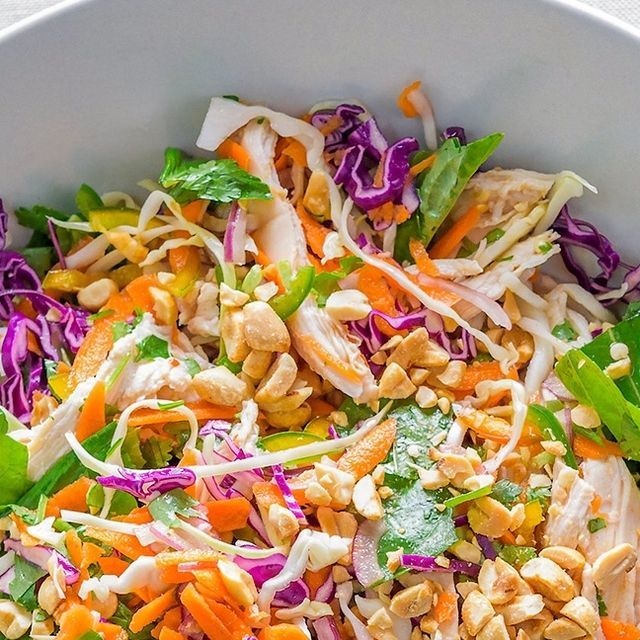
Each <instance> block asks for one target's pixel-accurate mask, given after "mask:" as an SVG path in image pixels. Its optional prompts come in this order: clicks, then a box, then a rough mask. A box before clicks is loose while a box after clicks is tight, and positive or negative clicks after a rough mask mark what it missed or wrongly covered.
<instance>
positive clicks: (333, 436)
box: [327, 424, 340, 440]
mask: <svg viewBox="0 0 640 640" xmlns="http://www.w3.org/2000/svg"><path fill="white" fill-rule="evenodd" d="M327 435H328V436H329V437H330V438H331V439H332V440H337V439H338V438H339V437H340V436H339V435H338V432H337V431H336V428H335V427H334V426H333V425H332V424H330V425H329V427H328V428H327Z"/></svg>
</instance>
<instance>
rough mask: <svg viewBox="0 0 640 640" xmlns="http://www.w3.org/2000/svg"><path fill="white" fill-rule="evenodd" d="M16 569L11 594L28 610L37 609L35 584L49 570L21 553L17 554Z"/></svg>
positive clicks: (10, 585) (11, 583) (11, 584)
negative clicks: (30, 560)
mask: <svg viewBox="0 0 640 640" xmlns="http://www.w3.org/2000/svg"><path fill="white" fill-rule="evenodd" d="M14 569H15V576H14V578H13V580H12V581H11V582H10V583H9V594H10V595H11V597H12V598H13V599H14V600H15V601H16V602H17V603H19V604H21V605H23V606H24V607H25V608H26V609H27V610H28V611H33V610H34V609H37V608H38V601H37V599H36V595H35V585H36V582H37V581H38V580H40V578H42V577H43V576H45V575H47V572H46V571H45V570H44V569H41V568H40V567H38V566H37V565H35V564H32V563H31V562H27V561H26V560H25V559H24V558H22V557H21V556H19V555H16V558H15V564H14Z"/></svg>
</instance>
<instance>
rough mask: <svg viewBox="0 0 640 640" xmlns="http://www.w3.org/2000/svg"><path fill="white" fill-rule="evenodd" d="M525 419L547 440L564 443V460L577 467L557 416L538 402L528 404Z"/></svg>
mask: <svg viewBox="0 0 640 640" xmlns="http://www.w3.org/2000/svg"><path fill="white" fill-rule="evenodd" d="M527 420H529V421H530V422H532V423H533V424H534V425H535V426H536V427H537V428H538V429H539V430H540V432H541V433H542V434H543V435H544V437H545V438H546V439H548V440H557V441H558V442H561V443H562V444H563V445H564V448H565V449H566V451H567V453H566V454H565V455H564V461H565V462H566V463H567V465H568V466H570V467H571V468H572V469H577V468H578V463H577V461H576V457H575V456H574V455H573V451H572V450H571V445H570V444H569V439H568V438H567V434H566V433H565V432H564V429H563V428H562V425H561V424H560V421H559V420H558V418H556V417H555V416H554V415H553V413H551V411H549V409H547V408H546V407H543V406H541V405H539V404H531V405H529V411H528V413H527Z"/></svg>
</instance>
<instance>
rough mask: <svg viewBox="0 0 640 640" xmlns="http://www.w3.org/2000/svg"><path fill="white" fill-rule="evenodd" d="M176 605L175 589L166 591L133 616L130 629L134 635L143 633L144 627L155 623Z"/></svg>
mask: <svg viewBox="0 0 640 640" xmlns="http://www.w3.org/2000/svg"><path fill="white" fill-rule="evenodd" d="M175 603H176V599H175V592H174V590H173V589H171V590H170V591H166V592H165V593H163V594H162V595H160V596H158V597H157V598H154V599H153V600H151V602H148V603H147V604H145V605H144V606H143V607H140V609H138V610H137V611H136V612H135V613H134V614H133V616H131V622H130V623H129V628H130V629H131V631H133V632H134V633H138V632H139V631H142V629H143V628H144V627H146V626H147V625H148V624H151V623H152V622H155V621H156V620H157V619H158V618H159V617H160V616H161V615H162V614H163V613H164V612H165V611H167V609H170V608H171V607H172V606H174V605H175Z"/></svg>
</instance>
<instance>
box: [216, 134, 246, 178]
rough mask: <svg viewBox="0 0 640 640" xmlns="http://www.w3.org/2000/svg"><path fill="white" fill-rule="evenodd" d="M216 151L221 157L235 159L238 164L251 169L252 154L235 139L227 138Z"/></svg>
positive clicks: (242, 167)
mask: <svg viewBox="0 0 640 640" xmlns="http://www.w3.org/2000/svg"><path fill="white" fill-rule="evenodd" d="M216 153H217V154H218V156H219V157H220V158H228V159H229V160H235V161H236V162H237V163H238V166H239V167H240V168H241V169H244V170H245V171H249V167H250V166H251V156H250V155H249V153H248V152H247V150H246V149H245V148H244V147H243V146H242V145H240V144H238V143H237V142H235V141H234V140H231V139H229V138H227V139H226V140H225V141H224V142H223V143H222V144H221V145H220V146H219V147H218V148H217V149H216Z"/></svg>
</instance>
